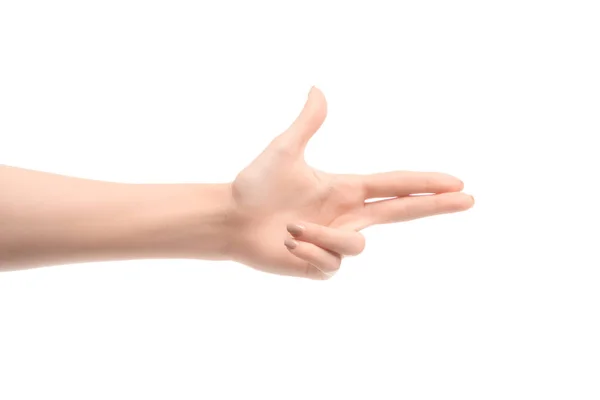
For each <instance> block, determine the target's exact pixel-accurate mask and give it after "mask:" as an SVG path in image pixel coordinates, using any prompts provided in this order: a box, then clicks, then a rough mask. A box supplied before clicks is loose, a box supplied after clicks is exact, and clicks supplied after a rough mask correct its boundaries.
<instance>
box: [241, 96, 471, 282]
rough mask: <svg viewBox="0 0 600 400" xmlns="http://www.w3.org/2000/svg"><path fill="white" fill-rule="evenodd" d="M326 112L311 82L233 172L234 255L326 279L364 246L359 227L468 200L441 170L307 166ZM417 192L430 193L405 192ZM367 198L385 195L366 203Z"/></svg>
mask: <svg viewBox="0 0 600 400" xmlns="http://www.w3.org/2000/svg"><path fill="white" fill-rule="evenodd" d="M326 113H327V104H326V101H325V97H324V96H323V93H321V91H320V90H318V89H316V88H312V89H311V91H310V93H309V95H308V100H307V102H306V104H305V106H304V109H303V110H302V112H301V113H300V115H299V116H298V118H297V119H296V120H295V121H294V123H293V124H292V125H291V126H290V127H289V128H288V129H287V130H286V131H285V132H284V133H282V134H281V135H279V136H278V137H276V138H275V139H274V140H273V141H272V142H271V143H270V144H269V146H268V147H267V148H266V149H265V150H264V151H263V152H262V153H261V154H260V155H259V156H258V157H257V158H256V159H255V160H254V161H253V162H252V163H251V164H250V165H249V166H248V167H246V168H245V169H244V170H243V171H242V172H240V173H239V174H238V176H237V177H236V179H235V181H234V182H233V185H232V193H233V198H234V202H235V208H236V216H237V218H239V229H238V231H239V235H237V238H238V239H237V241H236V243H235V245H234V246H233V248H234V249H233V254H232V257H233V259H234V260H235V261H238V262H241V263H244V264H246V265H249V266H252V267H254V268H256V269H259V270H262V271H266V272H271V273H277V274H283V275H292V276H302V277H308V278H312V279H327V278H329V277H331V276H332V275H333V274H334V273H335V272H336V271H337V270H338V269H339V267H340V263H341V258H342V256H344V255H356V254H358V253H360V252H361V251H362V250H363V248H364V245H365V241H364V237H363V236H362V235H361V234H360V233H359V232H358V231H360V230H361V229H364V228H366V227H368V226H370V225H374V224H384V223H392V222H400V221H407V220H410V219H415V218H422V217H427V216H431V215H435V214H443V213H451V212H457V211H464V210H467V209H469V208H470V207H471V206H472V205H473V198H472V197H471V196H469V195H466V194H464V193H460V191H461V190H462V188H463V183H462V182H461V181H460V180H458V179H456V178H454V177H452V176H449V175H446V174H441V173H428V172H387V173H379V174H373V175H337V174H330V173H326V172H322V171H319V170H316V169H314V168H311V167H310V166H308V165H307V164H306V162H305V161H304V149H305V147H306V144H307V143H308V141H309V139H310V138H311V137H312V136H313V135H314V134H315V132H316V131H317V130H318V129H319V127H320V126H321V124H322V123H323V121H324V120H325V116H326ZM423 193H428V194H431V195H428V196H411V195H414V194H423ZM372 198H390V199H386V200H379V201H374V202H369V203H365V200H367V199H372ZM292 237H293V238H292ZM284 244H285V245H284Z"/></svg>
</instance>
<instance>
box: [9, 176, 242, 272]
mask: <svg viewBox="0 0 600 400" xmlns="http://www.w3.org/2000/svg"><path fill="white" fill-rule="evenodd" d="M232 210H233V207H232V200H231V187H230V185H229V184H166V185H153V184H148V185H144V184H121V183H112V182H101V181H92V180H85V179H78V178H71V177H65V176H60V175H54V174H46V173H41V172H35V171H29V170H23V169H18V168H11V167H2V166H0V270H10V269H18V268H28V267H35V266H44V265H54V264H66V263H80V262H88V261H108V260H126V259H140V258H206V259H224V258H227V257H228V249H229V248H230V245H231V243H232V238H233V237H234V233H235V226H234V225H235V224H234V222H233V219H232Z"/></svg>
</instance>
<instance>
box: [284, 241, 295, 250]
mask: <svg viewBox="0 0 600 400" xmlns="http://www.w3.org/2000/svg"><path fill="white" fill-rule="evenodd" d="M283 244H285V247H287V248H288V249H290V250H291V249H295V248H296V246H298V243H297V242H296V241H295V240H293V239H285V242H283Z"/></svg>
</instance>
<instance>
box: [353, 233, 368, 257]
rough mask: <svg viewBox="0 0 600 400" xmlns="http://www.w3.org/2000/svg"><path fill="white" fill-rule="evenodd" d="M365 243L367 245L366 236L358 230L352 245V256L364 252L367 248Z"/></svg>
mask: <svg viewBox="0 0 600 400" xmlns="http://www.w3.org/2000/svg"><path fill="white" fill-rule="evenodd" d="M365 245H366V241H365V237H364V236H363V235H362V234H361V233H358V232H357V234H356V238H355V239H354V243H353V245H352V248H351V249H350V255H351V256H357V255H359V254H360V253H362V252H363V251H364V250H365Z"/></svg>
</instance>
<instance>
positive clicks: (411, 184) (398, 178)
mask: <svg viewBox="0 0 600 400" xmlns="http://www.w3.org/2000/svg"><path fill="white" fill-rule="evenodd" d="M360 179H361V180H362V184H363V187H364V189H365V198H366V199H372V198H383V197H405V196H408V195H411V194H425V193H427V194H438V193H447V192H460V191H461V190H462V189H463V187H464V184H463V182H462V181H461V180H460V179H458V178H455V177H454V176H452V175H448V174H443V173H440V172H412V171H394V172H381V173H377V174H371V175H360Z"/></svg>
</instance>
